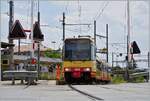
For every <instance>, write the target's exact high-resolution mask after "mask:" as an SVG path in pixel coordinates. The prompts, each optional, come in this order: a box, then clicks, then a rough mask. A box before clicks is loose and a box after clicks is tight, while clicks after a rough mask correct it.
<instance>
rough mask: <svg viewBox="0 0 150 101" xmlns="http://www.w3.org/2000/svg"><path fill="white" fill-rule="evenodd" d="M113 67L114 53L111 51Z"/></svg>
mask: <svg viewBox="0 0 150 101" xmlns="http://www.w3.org/2000/svg"><path fill="white" fill-rule="evenodd" d="M113 67H114V53H113V52H112V68H113Z"/></svg>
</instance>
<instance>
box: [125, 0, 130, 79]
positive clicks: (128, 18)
mask: <svg viewBox="0 0 150 101" xmlns="http://www.w3.org/2000/svg"><path fill="white" fill-rule="evenodd" d="M127 33H128V34H127V66H126V74H125V79H126V80H127V81H129V72H128V69H129V66H130V5H129V0H127Z"/></svg>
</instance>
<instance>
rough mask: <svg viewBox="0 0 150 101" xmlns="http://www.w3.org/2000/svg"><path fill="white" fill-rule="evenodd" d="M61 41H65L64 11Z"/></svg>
mask: <svg viewBox="0 0 150 101" xmlns="http://www.w3.org/2000/svg"><path fill="white" fill-rule="evenodd" d="M62 24H63V41H65V13H64V12H63V23H62Z"/></svg>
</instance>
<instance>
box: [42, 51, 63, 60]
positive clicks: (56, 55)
mask: <svg viewBox="0 0 150 101" xmlns="http://www.w3.org/2000/svg"><path fill="white" fill-rule="evenodd" d="M44 56H45V57H49V58H61V53H59V52H58V51H53V50H50V49H49V50H47V51H45V53H44Z"/></svg>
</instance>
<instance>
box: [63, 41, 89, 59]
mask: <svg viewBox="0 0 150 101" xmlns="http://www.w3.org/2000/svg"><path fill="white" fill-rule="evenodd" d="M90 51H91V49H90V41H89V40H67V41H66V42H65V57H64V59H65V60H90V59H91V58H90V57H91V53H90Z"/></svg>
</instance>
